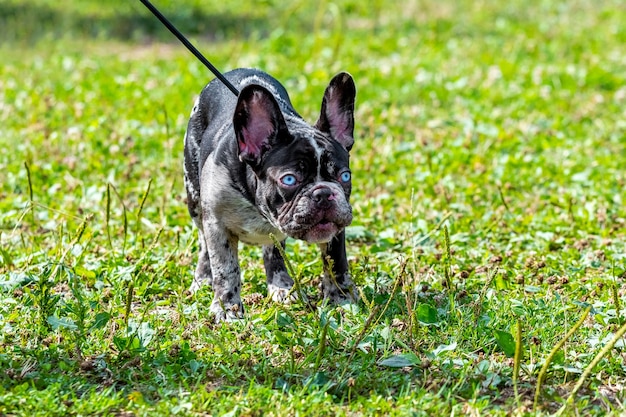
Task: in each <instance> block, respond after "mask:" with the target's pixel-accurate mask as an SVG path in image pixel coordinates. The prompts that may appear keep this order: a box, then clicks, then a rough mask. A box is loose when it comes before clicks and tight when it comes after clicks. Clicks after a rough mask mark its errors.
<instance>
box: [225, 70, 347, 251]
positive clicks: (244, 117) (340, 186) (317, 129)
mask: <svg viewBox="0 0 626 417" xmlns="http://www.w3.org/2000/svg"><path fill="white" fill-rule="evenodd" d="M354 96H355V87H354V83H353V81H352V78H351V77H350V76H349V75H348V74H345V73H343V74H339V75H337V76H336V77H335V78H333V80H332V81H331V83H330V84H329V86H328V88H327V89H326V92H325V94H324V99H323V101H322V110H321V114H320V118H319V120H318V121H317V123H316V124H315V126H310V125H308V124H305V123H304V122H302V119H300V118H299V117H293V116H292V115H284V114H283V113H282V112H281V111H280V107H279V105H278V103H277V102H276V99H275V98H274V96H273V95H272V94H271V93H270V92H269V91H267V90H266V89H265V88H263V87H261V86H258V85H251V86H248V87H246V88H245V89H244V90H242V91H241V93H240V95H239V99H238V103H237V109H236V111H235V116H234V118H233V124H234V127H235V132H236V134H237V140H238V143H239V157H240V159H241V160H242V161H244V162H246V163H247V164H248V165H249V166H250V167H251V168H252V170H253V171H254V173H255V175H256V181H257V187H256V202H257V204H258V207H259V209H260V210H261V212H262V213H263V214H264V215H265V217H266V218H267V219H268V220H269V221H270V222H271V223H272V224H274V226H275V227H276V228H278V229H279V230H280V231H281V232H283V233H284V234H286V235H288V236H290V237H293V238H296V239H301V240H305V241H307V242H313V243H322V242H328V241H330V240H331V239H332V238H333V237H334V236H336V235H337V233H339V232H340V231H341V230H343V229H344V228H345V227H346V226H348V225H349V224H350V222H351V221H352V208H351V207H350V204H349V202H348V201H349V197H350V191H351V188H352V186H351V172H350V167H349V154H348V152H349V150H350V148H351V147H352V144H353V143H354V139H353V130H354V118H353V111H354Z"/></svg>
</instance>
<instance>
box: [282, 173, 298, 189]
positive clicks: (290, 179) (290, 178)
mask: <svg viewBox="0 0 626 417" xmlns="http://www.w3.org/2000/svg"><path fill="white" fill-rule="evenodd" d="M280 182H281V184H283V185H286V186H287V187H293V186H294V185H296V183H297V182H298V179H297V178H296V176H295V175H292V174H287V175H283V176H282V177H281V178H280Z"/></svg>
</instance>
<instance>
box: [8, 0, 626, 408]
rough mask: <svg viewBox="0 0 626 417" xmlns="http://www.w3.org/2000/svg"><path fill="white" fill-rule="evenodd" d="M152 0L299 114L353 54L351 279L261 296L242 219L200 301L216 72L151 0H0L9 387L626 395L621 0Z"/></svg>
mask: <svg viewBox="0 0 626 417" xmlns="http://www.w3.org/2000/svg"><path fill="white" fill-rule="evenodd" d="M218 3H220V4H218ZM155 4H156V5H157V6H158V7H160V8H161V10H162V11H163V13H165V14H166V15H168V16H170V17H171V18H172V20H173V21H174V23H175V24H176V25H177V26H179V27H180V28H181V29H182V30H183V31H184V32H185V33H187V34H188V35H189V36H190V37H191V39H192V40H193V41H194V43H195V44H196V45H197V46H198V48H199V49H200V50H201V51H203V52H204V53H205V54H206V55H207V56H208V57H209V58H210V59H211V60H212V61H213V63H214V64H215V65H216V66H217V67H218V68H220V69H222V70H224V71H226V70H228V69H232V68H235V67H243V66H249V67H257V68H261V69H263V70H265V71H267V72H270V73H271V74H273V75H274V76H275V77H276V78H278V79H279V80H281V81H282V82H283V84H284V85H285V86H286V87H287V89H288V90H289V92H290V95H291V98H292V101H293V102H294V105H295V107H296V109H298V110H299V112H300V113H301V114H302V115H303V116H304V117H305V118H306V119H307V120H309V121H311V122H312V121H314V120H316V118H317V115H318V112H319V106H320V103H321V97H322V94H323V91H324V87H325V86H326V84H327V83H328V81H329V80H330V78H331V77H332V76H333V75H334V74H335V73H337V72H339V71H342V70H345V71H348V72H350V73H351V74H352V75H353V76H354V78H355V81H356V84H357V111H356V131H355V134H356V143H355V146H354V149H353V151H352V170H353V183H354V191H353V196H352V203H353V207H354V215H355V219H354V222H353V224H352V226H351V227H350V228H349V229H348V231H347V235H348V255H349V258H350V262H351V269H352V273H353V276H354V278H355V280H356V281H357V282H358V283H359V287H360V289H361V292H362V294H361V296H362V301H361V302H360V303H359V304H358V306H350V307H345V308H331V307H325V306H322V305H321V304H318V305H317V306H316V307H315V308H313V309H308V308H307V307H306V306H304V305H302V304H300V303H297V304H295V305H292V306H280V305H275V304H273V303H272V302H271V301H270V300H268V298H267V297H266V295H267V290H266V286H265V277H264V273H263V266H262V260H261V250H260V248H257V247H251V246H243V247H242V249H241V251H240V260H241V263H242V270H243V271H244V272H243V275H244V288H243V295H244V300H245V301H244V302H245V303H246V307H247V311H246V319H245V320H244V321H243V322H242V323H233V324H224V325H215V324H213V320H212V318H211V317H209V315H208V307H209V305H210V302H211V297H212V296H211V293H210V291H209V290H201V291H200V292H199V293H198V294H196V295H194V296H191V295H189V294H188V293H187V292H186V289H187V288H188V287H189V285H190V283H191V279H192V273H193V270H194V267H195V262H196V259H195V257H196V252H197V242H196V232H195V230H194V229H193V227H192V223H191V221H190V218H189V216H188V213H187V208H186V205H185V197H186V195H185V190H184V186H183V182H182V158H183V156H182V155H183V135H184V130H185V128H186V123H187V117H188V115H189V112H190V110H191V107H192V104H193V100H194V98H195V97H196V95H197V94H198V93H199V92H200V90H201V89H202V88H203V87H204V85H205V84H206V83H207V82H208V81H209V80H210V79H212V78H213V76H212V75H211V74H210V73H209V72H208V70H207V69H205V68H204V67H203V66H202V65H201V64H200V63H199V62H197V61H196V60H195V58H193V56H192V55H191V54H189V53H188V52H187V51H186V50H185V49H184V47H183V46H182V45H180V44H178V43H177V41H176V40H175V39H174V38H173V37H172V36H171V35H170V34H169V32H167V31H166V29H165V28H162V27H161V26H160V24H159V23H158V21H156V19H155V18H153V17H152V16H151V15H150V14H149V12H148V11H147V10H146V9H145V8H144V7H143V6H142V5H141V4H140V2H138V1H122V0H115V1H107V2H101V1H95V0H81V1H80V2H78V1H76V2H54V1H51V0H29V1H27V0H0V27H1V28H2V30H1V32H2V33H1V35H0V57H1V58H0V415H7V416H78V415H99V416H131V415H228V416H272V415H273V416H287V415H289V416H296V415H299V416H309V415H315V416H323V415H327V416H355V415H394V416H396V415H398V416H404V415H418V416H445V415H451V416H460V415H469V416H479V415H502V416H508V415H549V414H552V413H555V412H557V411H559V410H560V409H561V412H562V415H585V416H587V415H620V413H622V412H623V409H624V408H623V403H624V401H625V400H626V391H625V386H626V350H625V342H624V338H620V337H619V335H620V332H621V333H623V330H624V327H622V326H624V323H625V322H626V308H624V306H625V305H626V286H625V284H624V281H625V280H626V201H625V200H626V192H625V190H626V174H625V173H626V168H625V166H626V165H625V163H626V110H625V109H626V47H625V45H626V8H625V7H624V3H623V2H622V1H621V0H597V1H593V0H576V1H570V2H559V1H550V0H536V1H535V0H532V1H524V0H512V1H509V2H501V1H497V0H483V1H466V0H461V1H454V0H443V1H434V0H432V1H431V0H409V1H405V2H383V1H380V0H372V1H369V2H363V1H356V0H336V1H327V0H321V1H318V2H306V1H296V2H280V1H276V0H266V1H262V2H253V1H246V0H235V1H230V2H208V1H207V2H201V1H198V0H184V1H182V0H179V1H176V2H174V1H166V0H161V1H156V2H155ZM287 255H288V258H289V261H290V263H291V264H292V266H293V267H294V269H295V270H296V271H297V272H298V275H299V279H300V281H301V282H302V284H303V287H304V288H305V291H306V293H307V294H308V296H309V297H310V298H311V299H312V300H313V301H315V302H316V303H318V302H319V291H318V283H319V276H320V273H321V270H322V265H321V262H320V261H319V254H318V250H317V248H316V247H313V246H308V245H306V244H303V243H301V242H296V241H291V242H289V243H288V248H287ZM587 311H588V312H589V313H588V315H587V316H586V317H585V314H587ZM581 318H582V319H583V320H582V321H581V322H580V323H578V322H579V320H581ZM577 324H580V326H579V327H576V325H577ZM568 331H572V332H571V333H572V334H571V335H570V336H569V337H567V338H566V333H567V332H568ZM616 336H618V337H617V339H615V340H613V339H614V337H616ZM564 339H567V340H565V343H564V344H563V345H562V346H561V345H557V344H558V343H559V342H561V341H563V340H564ZM555 347H556V348H558V349H555ZM603 349H604V350H603ZM553 350H554V351H553ZM544 365H545V369H543V370H542V367H544ZM579 382H580V383H581V384H579ZM538 388H539V389H538ZM536 391H537V392H538V394H539V395H538V398H537V402H536V404H535V401H534V397H535V393H536ZM570 394H571V401H570V405H569V407H567V408H563V409H562V408H561V407H562V406H563V405H564V404H566V400H567V399H568V397H570Z"/></svg>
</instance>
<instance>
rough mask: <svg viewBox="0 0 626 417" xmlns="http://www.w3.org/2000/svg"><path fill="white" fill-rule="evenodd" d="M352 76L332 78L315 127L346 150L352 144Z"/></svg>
mask: <svg viewBox="0 0 626 417" xmlns="http://www.w3.org/2000/svg"><path fill="white" fill-rule="evenodd" d="M355 96H356V87H355V85H354V80H353V79H352V76H351V75H350V74H348V73H347V72H341V73H339V74H337V75H335V76H334V77H333V79H332V80H330V83H329V84H328V87H326V91H325V92H324V98H323V99H322V111H321V112H320V118H319V119H318V120H317V123H315V127H316V128H318V129H319V130H321V131H322V132H327V133H329V134H330V135H331V136H332V137H333V138H334V139H335V140H336V141H337V142H339V143H340V144H341V145H343V147H344V148H346V150H348V151H349V150H350V149H352V145H353V144H354V98H355Z"/></svg>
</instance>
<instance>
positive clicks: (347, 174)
mask: <svg viewBox="0 0 626 417" xmlns="http://www.w3.org/2000/svg"><path fill="white" fill-rule="evenodd" d="M340 178H341V182H348V181H350V179H351V178H352V174H350V171H345V172H343V173H342V174H341V176H340Z"/></svg>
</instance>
